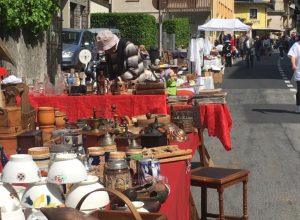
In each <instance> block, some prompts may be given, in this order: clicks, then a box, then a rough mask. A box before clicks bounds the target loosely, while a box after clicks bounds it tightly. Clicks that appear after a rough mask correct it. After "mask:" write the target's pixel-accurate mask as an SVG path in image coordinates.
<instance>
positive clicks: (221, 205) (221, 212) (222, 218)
mask: <svg viewBox="0 0 300 220" xmlns="http://www.w3.org/2000/svg"><path fill="white" fill-rule="evenodd" d="M218 193H219V217H220V220H225V216H224V195H223V193H224V189H223V188H219V189H218Z"/></svg>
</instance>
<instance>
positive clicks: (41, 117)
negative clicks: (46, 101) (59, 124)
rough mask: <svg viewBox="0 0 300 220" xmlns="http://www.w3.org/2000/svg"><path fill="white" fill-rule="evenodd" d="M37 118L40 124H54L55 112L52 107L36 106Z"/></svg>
mask: <svg viewBox="0 0 300 220" xmlns="http://www.w3.org/2000/svg"><path fill="white" fill-rule="evenodd" d="M37 120H38V123H39V125H40V126H46V125H54V123H55V114H54V108H53V107H38V111H37Z"/></svg>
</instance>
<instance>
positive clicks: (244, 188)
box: [243, 180, 248, 220]
mask: <svg viewBox="0 0 300 220" xmlns="http://www.w3.org/2000/svg"><path fill="white" fill-rule="evenodd" d="M247 183H248V180H245V181H243V219H244V220H248V211H247V210H248V202H247V201H248V196H247V191H248V186H247Z"/></svg>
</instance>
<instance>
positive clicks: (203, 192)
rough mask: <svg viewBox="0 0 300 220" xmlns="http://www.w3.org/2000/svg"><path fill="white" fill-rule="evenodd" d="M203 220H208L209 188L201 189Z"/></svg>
mask: <svg viewBox="0 0 300 220" xmlns="http://www.w3.org/2000/svg"><path fill="white" fill-rule="evenodd" d="M201 220H207V188H206V187H201Z"/></svg>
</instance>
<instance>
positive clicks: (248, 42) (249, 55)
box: [244, 35, 254, 68]
mask: <svg viewBox="0 0 300 220" xmlns="http://www.w3.org/2000/svg"><path fill="white" fill-rule="evenodd" d="M253 45H254V42H253V39H252V38H250V37H249V35H246V38H245V41H244V52H245V55H246V58H245V60H246V64H247V67H248V68H249V67H250V66H251V67H253V56H254V53H253V52H254V51H253V49H254V48H253Z"/></svg>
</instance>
